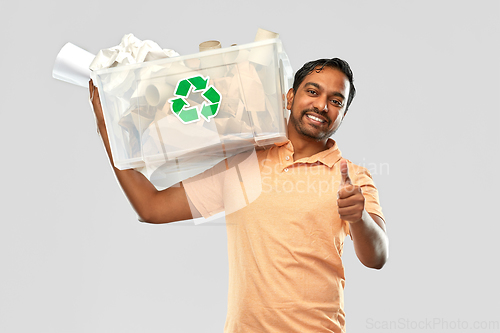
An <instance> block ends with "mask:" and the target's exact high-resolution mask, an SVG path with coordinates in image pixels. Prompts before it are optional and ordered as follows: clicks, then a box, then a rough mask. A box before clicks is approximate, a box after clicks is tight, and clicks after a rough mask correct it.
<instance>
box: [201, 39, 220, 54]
mask: <svg viewBox="0 0 500 333" xmlns="http://www.w3.org/2000/svg"><path fill="white" fill-rule="evenodd" d="M220 48H221V45H220V42H219V41H218V40H207V41H206V42H203V43H200V45H199V49H200V52H203V51H207V50H213V49H220Z"/></svg>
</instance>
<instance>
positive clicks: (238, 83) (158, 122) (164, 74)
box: [91, 39, 293, 173]
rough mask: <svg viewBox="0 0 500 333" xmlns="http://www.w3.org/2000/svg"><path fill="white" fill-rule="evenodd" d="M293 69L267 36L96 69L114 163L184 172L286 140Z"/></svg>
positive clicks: (95, 79)
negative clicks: (181, 54)
mask: <svg viewBox="0 0 500 333" xmlns="http://www.w3.org/2000/svg"><path fill="white" fill-rule="evenodd" d="M292 75H293V73H292V68H291V66H290V62H289V60H288V57H287V55H286V53H285V52H284V50H283V47H282V44H281V41H280V40H279V39H270V40H264V41H260V42H254V43H249V44H245V45H239V46H231V47H228V48H222V49H216V50H209V51H204V52H201V53H196V54H192V55H186V56H179V57H174V58H167V59H161V60H155V61H150V62H145V63H140V64H133V65H127V66H122V67H115V68H106V69H101V70H96V71H94V72H93V73H92V75H91V76H92V79H93V82H94V84H95V85H96V86H97V87H98V89H99V94H100V98H101V104H102V107H103V111H104V118H105V122H106V129H107V131H108V136H109V141H110V145H111V152H112V155H113V162H114V165H115V166H116V167H117V168H118V169H121V170H123V169H130V168H142V167H144V166H148V165H155V166H160V165H161V166H162V172H163V173H170V172H179V171H186V170H188V169H193V168H198V167H200V165H205V166H206V165H208V164H212V165H213V164H215V163H216V162H218V161H220V160H221V159H223V158H225V157H228V156H231V155H234V154H237V153H240V152H243V151H246V150H249V149H252V148H254V147H264V146H267V145H271V144H274V143H277V142H283V141H286V140H287V138H286V117H287V112H285V111H286V110H285V95H286V93H287V91H288V89H289V88H290V87H291V84H292Z"/></svg>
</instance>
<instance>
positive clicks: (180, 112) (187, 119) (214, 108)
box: [168, 75, 221, 124]
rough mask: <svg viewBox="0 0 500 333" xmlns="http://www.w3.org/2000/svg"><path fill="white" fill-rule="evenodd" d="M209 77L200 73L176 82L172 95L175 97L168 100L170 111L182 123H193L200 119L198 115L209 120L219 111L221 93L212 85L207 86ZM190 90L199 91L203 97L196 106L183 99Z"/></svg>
mask: <svg viewBox="0 0 500 333" xmlns="http://www.w3.org/2000/svg"><path fill="white" fill-rule="evenodd" d="M209 80H210V77H208V76H207V77H206V78H205V79H204V78H203V76H201V75H197V76H193V77H190V78H186V79H182V80H179V82H177V86H176V87H175V93H174V95H175V96H177V97H174V98H171V99H169V100H168V102H169V103H170V106H171V108H172V111H173V112H174V114H175V115H176V116H177V118H179V120H180V121H181V122H182V123H184V124H189V123H193V122H196V121H199V120H200V116H201V117H203V119H205V120H206V121H210V119H211V118H213V117H215V116H216V115H217V113H218V112H219V107H220V102H221V95H220V92H219V91H218V90H217V89H216V88H215V87H213V86H208V87H207V85H208V81H209ZM191 91H192V92H201V96H203V98H204V99H205V101H203V103H202V104H201V107H200V105H198V106H194V107H191V105H189V103H188V102H187V101H186V100H185V99H184V98H187V97H188V96H189V94H190V93H191Z"/></svg>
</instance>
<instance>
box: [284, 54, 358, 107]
mask: <svg viewBox="0 0 500 333" xmlns="http://www.w3.org/2000/svg"><path fill="white" fill-rule="evenodd" d="M325 67H330V68H335V69H338V70H339V71H341V72H342V73H344V75H345V76H346V77H347V79H348V80H349V88H350V89H349V97H348V98H347V103H346V107H345V113H347V110H348V109H349V106H350V105H351V102H352V99H353V98H354V96H355V95H356V88H355V87H354V77H353V75H352V71H351V67H350V66H349V64H348V63H347V61H345V60H342V59H339V58H332V59H318V60H313V61H309V62H308V63H306V64H304V66H302V68H301V69H299V70H298V71H297V73H295V77H294V80H293V90H294V91H297V89H298V88H299V86H300V84H301V83H302V81H304V79H305V77H306V76H307V75H309V74H311V73H312V72H313V71H314V70H315V71H317V72H319V71H321V70H323V69H324V68H325Z"/></svg>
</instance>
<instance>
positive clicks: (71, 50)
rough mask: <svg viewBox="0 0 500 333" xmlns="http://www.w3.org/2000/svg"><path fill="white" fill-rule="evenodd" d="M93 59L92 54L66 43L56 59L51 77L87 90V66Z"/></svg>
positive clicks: (88, 75)
mask: <svg viewBox="0 0 500 333" xmlns="http://www.w3.org/2000/svg"><path fill="white" fill-rule="evenodd" d="M94 58H95V55H94V54H92V53H90V52H88V51H86V50H84V49H82V48H80V47H78V46H76V45H74V44H71V43H66V45H64V46H63V48H62V49H61V51H59V54H58V55H57V57H56V62H55V63H54V68H53V69H52V77H53V78H54V79H58V80H61V81H65V82H69V83H72V84H76V85H78V86H81V87H85V88H87V87H88V86H89V80H90V69H89V66H90V63H91V62H92V61H93V60H94Z"/></svg>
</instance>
